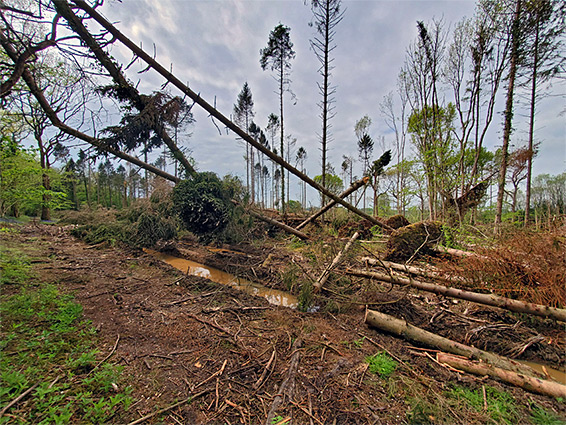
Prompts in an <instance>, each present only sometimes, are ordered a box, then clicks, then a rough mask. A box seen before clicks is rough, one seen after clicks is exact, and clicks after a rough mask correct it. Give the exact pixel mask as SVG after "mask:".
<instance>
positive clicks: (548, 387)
mask: <svg viewBox="0 0 566 425" xmlns="http://www.w3.org/2000/svg"><path fill="white" fill-rule="evenodd" d="M436 360H437V361H438V362H439V363H444V364H447V365H448V366H451V367H453V368H456V369H460V370H463V371H465V372H468V373H473V374H474V375H480V376H486V375H488V376H491V377H492V378H499V379H501V380H502V381H504V382H507V383H508V384H512V385H516V386H517V387H521V388H523V389H525V390H527V391H530V392H533V393H537V394H542V395H546V396H550V397H555V398H558V397H562V398H566V385H562V384H560V383H558V382H553V381H548V380H545V379H539V378H535V377H532V376H527V375H523V374H520V373H516V372H512V371H510V370H505V369H501V368H499V367H495V366H493V365H491V364H486V363H483V362H475V361H471V360H467V359H463V358H461V357H457V356H453V355H451V354H447V353H442V352H441V353H436Z"/></svg>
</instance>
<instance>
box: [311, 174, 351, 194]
mask: <svg viewBox="0 0 566 425" xmlns="http://www.w3.org/2000/svg"><path fill="white" fill-rule="evenodd" d="M314 181H315V182H317V183H318V184H321V182H322V175H319V176H315V177H314ZM326 181H327V188H328V190H329V191H330V192H332V193H334V194H335V195H339V194H340V192H342V191H343V190H344V182H343V181H342V179H341V178H340V177H338V176H337V175H335V174H331V173H329V172H328V169H327V172H326Z"/></svg>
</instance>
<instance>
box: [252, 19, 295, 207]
mask: <svg viewBox="0 0 566 425" xmlns="http://www.w3.org/2000/svg"><path fill="white" fill-rule="evenodd" d="M290 31H291V30H290V28H289V27H286V26H284V25H282V24H279V25H277V26H276V27H275V28H274V29H273V31H271V33H270V34H269V40H268V42H267V47H265V48H264V49H261V50H260V52H259V53H260V55H261V57H260V60H259V63H260V65H261V69H263V70H264V71H265V70H266V69H267V68H268V67H269V68H270V69H271V70H272V71H275V79H276V80H277V82H278V83H279V108H280V114H279V118H280V127H279V129H280V133H281V139H280V140H281V145H280V146H281V152H280V154H279V155H280V156H281V158H285V156H284V155H283V153H284V147H283V145H284V141H285V138H284V130H283V94H284V93H285V91H289V84H290V83H291V80H290V79H289V74H290V72H291V59H293V58H294V57H295V51H294V50H293V43H291V37H290V34H289V33H290ZM281 212H282V214H283V215H285V173H284V168H283V166H281Z"/></svg>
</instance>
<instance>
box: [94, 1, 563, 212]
mask: <svg viewBox="0 0 566 425" xmlns="http://www.w3.org/2000/svg"><path fill="white" fill-rule="evenodd" d="M342 6H343V9H344V10H345V13H344V18H343V20H342V22H340V23H339V25H338V26H337V27H336V35H335V44H336V49H335V50H334V51H333V55H334V59H335V61H334V67H335V68H334V70H333V71H332V76H331V80H330V81H331V84H332V85H334V86H336V94H335V96H334V97H335V99H336V102H335V105H334V106H335V108H336V109H335V113H336V115H335V117H334V118H333V119H332V120H331V125H332V128H331V134H332V139H331V142H330V144H329V153H328V157H329V162H330V163H331V164H332V165H334V167H335V169H336V172H337V174H338V173H340V169H341V163H342V156H343V155H350V156H353V157H354V158H358V152H357V146H356V138H355V135H354V125H355V123H356V121H357V120H359V119H360V118H361V117H363V116H364V115H368V116H369V117H370V118H371V119H372V126H371V128H370V135H371V136H372V138H373V140H374V141H376V142H377V141H378V140H381V138H382V136H384V137H385V147H384V148H385V149H389V148H391V147H392V144H393V142H394V136H393V134H392V132H391V131H390V129H389V128H388V126H387V124H386V123H385V120H384V118H383V117H382V115H381V113H380V107H379V105H380V103H381V102H382V101H383V99H384V96H386V95H387V94H388V93H390V92H392V91H393V92H394V91H395V89H396V83H397V75H398V73H399V70H400V69H401V67H402V65H403V62H404V59H405V55H406V49H407V48H408V46H409V45H410V43H412V42H413V41H414V40H415V39H416V37H417V26H416V22H417V21H424V22H425V23H426V22H431V21H432V19H433V18H434V19H443V21H444V22H445V24H446V28H453V26H454V24H455V23H457V22H458V21H459V20H461V19H462V18H463V17H465V16H466V17H471V16H472V15H473V12H474V8H475V2H474V1H470V0H444V1H427V0H419V1H412V0H397V1H393V0H392V1H389V0H385V1H382V0H365V1H349V0H346V1H343V3H342ZM100 11H101V12H102V13H103V15H105V16H106V18H108V19H109V20H110V21H112V22H113V23H115V25H116V26H117V27H118V29H120V30H121V31H122V32H123V33H124V34H126V35H127V36H128V37H129V38H130V39H131V40H132V41H134V42H136V43H138V44H141V45H142V47H143V48H144V49H145V50H146V51H147V52H149V53H151V54H153V53H155V58H156V59H157V60H158V61H159V62H160V63H161V64H162V65H163V66H165V67H168V68H169V67H170V68H171V69H172V72H173V73H174V74H175V75H176V76H177V77H178V78H179V79H180V80H182V81H185V82H187V83H188V85H189V86H190V88H191V89H192V90H194V91H195V92H197V93H200V95H201V97H203V98H204V99H205V100H207V101H208V102H209V103H211V104H213V103H214V102H216V107H217V109H219V110H220V111H221V112H222V113H223V114H224V115H226V116H230V114H231V113H232V111H233V107H234V103H235V102H236V99H237V96H238V93H239V92H240V91H241V89H242V86H243V84H244V83H245V82H248V84H249V86H250V89H251V91H252V95H253V100H254V109H255V119H254V120H255V122H256V123H257V124H258V125H259V126H260V127H261V128H265V126H266V125H267V117H268V115H269V114H270V113H275V114H276V115H279V97H278V94H277V88H278V87H277V83H276V81H275V79H274V78H273V74H272V72H271V71H269V70H266V71H263V70H262V69H261V67H260V64H259V58H260V49H262V48H264V47H265V46H266V45H267V41H268V38H269V33H270V32H271V31H272V30H273V28H274V27H275V26H276V25H278V24H279V23H281V24H284V25H286V26H288V27H289V28H290V29H291V31H290V35H291V41H292V42H293V43H294V50H295V52H296V57H295V59H294V60H293V61H292V62H291V65H292V70H291V80H292V82H291V86H290V88H291V90H292V91H293V92H294V93H295V95H296V99H293V98H292V97H291V96H290V95H287V96H286V97H285V112H284V119H285V132H286V134H291V135H292V136H293V137H294V138H296V139H297V143H296V145H295V150H296V149H298V148H299V147H301V146H302V147H304V149H305V150H306V151H307V160H306V162H305V168H306V170H307V174H309V176H311V177H313V176H315V175H318V174H320V170H321V159H320V158H321V153H320V137H319V135H320V133H321V119H320V117H319V115H320V109H319V107H318V103H319V102H320V100H321V96H320V94H319V91H318V87H317V82H320V81H321V76H320V75H319V74H318V72H317V71H318V69H319V67H320V63H319V62H318V60H317V59H316V57H315V54H314V52H313V51H312V49H311V47H310V40H311V39H313V37H314V36H315V30H314V28H312V27H310V26H309V22H310V21H311V20H312V12H311V9H310V6H308V5H306V4H305V2H304V1H303V0H159V1H155V0H122V1H121V2H116V1H114V0H107V1H106V2H105V3H104V5H103V6H102V8H101V9H100ZM111 53H112V55H113V56H114V57H116V59H117V60H119V61H120V62H122V63H124V64H127V63H128V62H129V61H130V59H131V54H130V53H129V51H127V49H126V48H124V47H123V46H121V45H119V44H118V43H116V44H115V45H114V46H112V47H111ZM143 68H145V66H144V64H141V63H139V64H135V65H133V66H132V67H131V68H130V69H129V70H128V71H127V74H128V77H129V78H130V79H131V80H133V81H134V82H136V83H138V87H139V88H140V90H141V91H142V92H145V93H149V92H152V91H155V90H159V88H160V87H161V85H162V84H163V83H164V79H163V78H162V77H160V76H159V75H158V74H157V73H155V72H154V71H149V72H146V73H143V74H139V73H138V71H140V70H141V69H143ZM552 91H553V93H554V94H555V95H558V96H552V97H546V98H543V99H542V100H541V101H540V102H539V104H538V110H539V112H538V118H537V120H538V121H537V133H536V135H537V140H539V141H540V142H541V149H540V153H539V155H538V157H537V158H536V159H535V161H534V174H535V175H536V174H541V173H550V174H558V173H562V172H564V171H565V170H566V120H565V119H564V116H563V115H560V114H561V113H562V114H563V113H564V111H565V110H566V107H565V92H566V90H565V83H562V84H561V85H560V84H555V85H554V87H553V89H552ZM172 93H173V94H175V95H176V94H180V93H178V92H176V89H174V88H173V89H172ZM446 100H447V101H449V100H450V98H449V97H448V96H447V98H446ZM503 107H504V104H503V102H502V101H501V102H500V103H499V105H498V107H497V110H498V112H501V111H502V110H503ZM193 111H194V116H195V118H196V123H195V125H194V126H192V127H191V128H190V131H191V133H192V135H191V137H190V138H188V139H187V140H186V141H184V143H183V145H184V146H187V145H188V146H189V147H190V149H191V150H192V156H193V157H194V158H195V160H196V163H197V168H198V170H199V171H213V172H216V173H217V174H218V175H219V176H221V177H222V176H224V175H226V174H234V175H238V176H240V177H241V178H242V179H243V180H244V181H245V178H246V174H245V161H244V154H245V146H244V145H243V143H242V142H240V141H238V140H236V138H235V136H234V134H231V133H230V134H226V132H225V131H224V130H223V129H222V130H223V131H222V134H219V131H218V129H217V128H216V126H215V125H214V124H213V123H212V121H211V119H210V118H209V117H208V116H207V113H205V112H204V111H202V110H200V108H198V107H196V106H195V108H194V110H193ZM499 115H501V114H499ZM526 122H527V117H526V114H525V113H522V112H521V111H520V109H519V110H518V111H517V113H516V117H515V123H514V124H515V127H516V130H515V132H514V134H513V140H512V143H514V144H516V145H522V144H524V143H526V140H527V136H526V132H525V128H526ZM492 127H493V129H492V131H491V133H490V137H489V140H488V142H487V148H488V149H491V150H494V149H495V147H497V146H499V145H501V128H502V124H501V123H500V121H499V120H498V121H497V122H494V123H493V125H492ZM382 150H383V149H381V148H380V147H379V146H378V144H377V143H376V146H375V148H374V156H375V157H376V158H377V157H379V155H381V153H382ZM292 162H293V163H294V161H292ZM169 171H171V169H169ZM354 173H355V174H357V175H361V163H360V161H359V160H358V161H357V163H356V164H355V166H354ZM291 185H292V186H291V199H298V197H299V195H298V193H299V185H298V181H297V180H296V178H294V177H292V180H291ZM309 190H310V191H309V192H308V193H309V200H310V201H311V202H313V204H316V202H317V201H316V200H317V199H318V196H316V192H315V191H314V189H310V188H309Z"/></svg>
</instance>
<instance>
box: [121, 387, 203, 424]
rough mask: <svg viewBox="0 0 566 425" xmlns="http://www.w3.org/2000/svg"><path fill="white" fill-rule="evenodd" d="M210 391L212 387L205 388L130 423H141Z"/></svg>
mask: <svg viewBox="0 0 566 425" xmlns="http://www.w3.org/2000/svg"><path fill="white" fill-rule="evenodd" d="M210 391H212V389H208V390H203V391H201V392H200V393H197V394H195V395H192V396H190V397H189V398H186V399H185V400H182V401H179V402H178V403H174V404H172V405H170V406H168V407H164V408H163V409H160V410H158V411H156V412H153V413H150V414H149V415H145V416H143V417H141V418H139V419H136V420H135V421H133V422H130V423H129V424H128V425H137V424H141V423H142V422H145V421H147V420H148V419H150V418H153V417H154V416H157V415H161V414H162V413H165V412H168V411H169V410H172V409H174V408H176V407H179V406H182V405H183V404H187V403H190V402H191V401H193V400H194V399H196V398H199V397H200V396H202V395H204V394H206V393H209V392H210Z"/></svg>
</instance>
